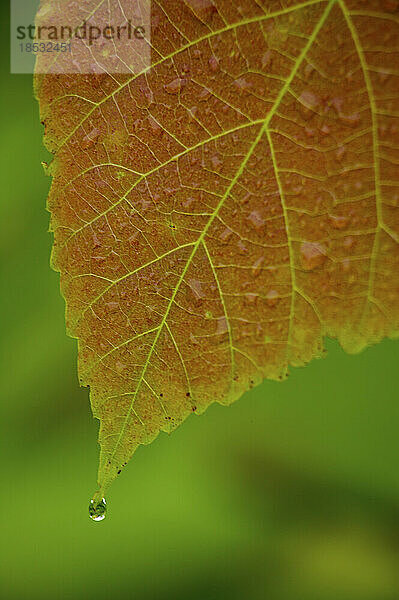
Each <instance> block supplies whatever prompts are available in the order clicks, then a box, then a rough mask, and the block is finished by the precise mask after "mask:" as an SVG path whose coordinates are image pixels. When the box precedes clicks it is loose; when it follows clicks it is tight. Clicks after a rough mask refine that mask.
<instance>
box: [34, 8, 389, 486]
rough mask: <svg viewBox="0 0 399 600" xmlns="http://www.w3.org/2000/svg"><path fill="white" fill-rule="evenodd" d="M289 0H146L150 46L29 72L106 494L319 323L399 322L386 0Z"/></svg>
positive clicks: (276, 364)
mask: <svg viewBox="0 0 399 600" xmlns="http://www.w3.org/2000/svg"><path fill="white" fill-rule="evenodd" d="M71 4H72V2H71ZM283 4H284V6H285V8H282V3H281V2H280V1H279V0H264V1H263V2H262V1H261V0H242V1H241V2H240V3H233V2H231V1H230V0H214V1H212V2H211V1H208V0H206V1H201V0H195V1H194V0H190V1H188V0H186V1H185V2H179V3H178V10H177V3H176V1H175V0H158V1H157V2H153V15H152V23H153V30H152V35H151V44H152V65H151V66H150V67H148V68H145V69H143V70H142V71H141V72H139V73H137V74H135V75H133V76H121V75H118V76H117V77H116V76H112V75H59V76H57V75H44V76H37V80H36V92H37V96H38V98H39V101H40V109H41V115H42V119H43V120H44V121H45V123H46V136H45V142H46V145H47V147H48V148H50V149H51V150H52V152H54V155H55V158H54V162H53V164H52V167H51V171H52V174H53V176H54V179H53V184H52V188H51V192H50V196H49V209H50V211H51V215H52V216H51V227H52V230H53V231H54V236H55V242H54V251H53V257H52V262H53V266H54V268H55V269H57V270H58V271H60V273H61V287H62V293H63V295H64V297H65V299H66V304H67V328H68V332H69V334H70V335H71V336H73V337H76V338H78V340H79V376H80V380H81V383H82V384H83V385H90V388H91V402H92V406H93V412H94V415H95V416H96V417H98V418H99V419H100V421H101V427H100V444H101V458H100V468H99V479H98V483H99V492H98V494H99V495H100V496H101V495H102V494H103V493H104V489H105V488H106V487H107V486H108V485H109V484H110V482H111V481H112V480H113V479H114V478H115V476H116V474H117V472H118V471H119V470H120V469H121V467H122V466H124V465H125V464H126V462H127V461H128V460H129V458H130V457H131V455H132V453H133V452H134V450H135V449H136V447H137V446H138V445H139V444H146V443H149V442H151V441H152V440H153V439H154V438H155V437H156V436H157V435H158V433H159V432H160V431H167V432H170V431H171V430H173V429H174V428H175V427H177V426H178V425H179V424H180V423H181V422H182V421H183V420H184V419H185V418H186V417H187V416H188V415H189V414H190V413H191V412H196V413H201V412H203V411H204V410H205V409H206V408H207V406H209V404H210V403H212V402H220V403H225V404H228V403H230V402H232V401H233V400H235V399H237V398H238V397H239V396H240V395H241V394H242V393H243V392H244V391H245V390H246V389H248V388H249V387H251V386H252V385H254V384H256V383H259V382H260V381H261V380H262V379H263V378H265V377H267V378H272V379H283V378H284V377H285V376H286V373H287V369H288V366H289V365H303V364H305V363H307V362H308V361H309V360H311V359H312V358H314V357H317V356H320V355H321V353H322V347H323V337H324V336H326V335H328V336H331V337H336V338H338V340H339V341H340V343H341V344H342V346H343V347H344V348H345V349H346V350H347V351H348V352H357V351H359V350H361V349H362V348H364V347H365V346H366V345H368V344H370V343H375V342H377V341H379V340H381V339H382V338H383V337H385V336H397V335H398V333H399V246H398V238H399V71H398V67H397V65H398V59H399V12H398V4H397V2H392V1H390V2H381V0H331V1H329V2H326V1H320V2H318V1H314V0H310V1H308V2H306V1H303V0H302V1H301V2H299V1H295V0H291V1H289V2H285V3H283Z"/></svg>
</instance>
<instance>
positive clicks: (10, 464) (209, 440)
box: [0, 5, 399, 600]
mask: <svg viewBox="0 0 399 600" xmlns="http://www.w3.org/2000/svg"><path fill="white" fill-rule="evenodd" d="M6 8H7V7H5V6H4V5H3V7H2V9H1V10H2V11H3V13H2V25H3V32H6V31H7V29H8V22H7V18H8V16H7V14H6V12H5V11H6ZM2 45H3V48H2V61H3V63H2V67H3V72H2V77H1V85H2V93H1V96H0V109H1V121H2V127H1V138H0V157H1V161H0V165H1V189H2V201H1V219H0V227H1V235H0V244H1V252H0V256H1V265H0V267H1V273H2V275H1V287H2V290H1V296H0V298H1V300H0V302H1V312H0V314H1V317H2V319H1V322H2V324H1V334H0V335H1V338H0V339H1V349H0V352H1V360H0V378H1V389H2V402H1V405H2V406H1V410H2V415H1V417H2V421H1V422H2V434H1V440H2V458H3V460H2V471H3V477H2V486H1V487H2V492H1V506H2V510H1V517H0V520H1V529H0V531H1V550H0V553H1V556H0V596H1V598H7V600H19V599H21V598H27V599H29V600H36V599H40V600H50V599H51V600H53V599H55V598H65V599H66V598H73V599H74V600H80V599H82V600H83V599H84V600H86V599H90V598H95V599H96V600H102V599H104V600H105V599H108V598H113V597H115V598H122V599H123V598H126V599H128V598H138V599H140V600H150V599H157V600H167V599H169V598H170V599H173V600H180V599H181V600H183V599H184V600H186V599H187V598H190V599H191V600H222V599H223V600H224V599H227V598H228V599H229V600H235V599H237V600H238V599H240V600H241V599H243V598H248V599H249V600H258V599H263V598H267V599H268V600H397V599H398V597H399V569H398V565H399V519H398V517H399V471H398V468H397V459H398V455H399V452H398V451H399V436H398V428H399V406H398V388H399V370H398V357H399V342H398V341H396V342H395V341H388V340H386V341H384V342H383V343H381V344H380V345H378V346H376V347H373V348H370V349H368V350H367V351H366V352H363V353H362V354H360V355H357V356H346V355H345V354H344V353H343V351H342V350H341V349H340V348H339V347H338V345H337V344H336V343H335V342H332V341H329V342H328V343H327V349H328V356H327V358H326V359H325V360H319V361H315V362H313V363H312V364H311V365H309V366H308V367H306V368H304V369H292V372H291V375H290V377H289V380H288V381H287V382H285V383H283V384H278V383H274V382H268V381H266V382H264V383H263V385H261V386H260V387H258V388H256V389H254V390H252V391H251V392H248V393H247V394H246V395H245V397H244V398H242V399H241V400H240V401H239V402H237V403H236V404H235V405H233V406H232V407H231V408H228V409H227V408H223V407H221V406H212V407H211V408H210V409H209V410H208V412H207V413H206V414H205V415H204V416H202V417H200V418H197V417H195V416H193V417H191V418H190V419H189V420H188V421H187V422H186V423H185V424H184V425H183V426H182V427H181V428H180V429H179V430H177V431H176V432H175V433H173V435H172V436H171V437H170V439H169V438H168V436H166V435H164V434H162V435H161V436H160V437H159V438H158V439H157V440H156V441H155V442H154V443H153V444H152V446H149V447H143V448H141V449H140V450H139V451H138V452H137V454H136V455H135V457H134V458H133V460H132V461H131V464H130V465H129V467H128V468H127V469H126V470H124V472H123V476H121V478H119V479H118V480H117V481H116V483H115V484H114V486H113V488H112V490H111V491H110V495H109V498H108V504H109V507H108V508H109V511H108V512H109V515H108V518H107V519H106V520H105V521H104V522H103V523H100V524H96V523H93V522H90V521H89V519H88V516H87V508H88V502H89V498H90V494H91V493H92V492H93V491H94V489H95V483H96V482H95V479H96V468H97V451H98V448H97V444H96V437H97V422H95V421H93V420H92V418H91V415H90V409H89V402H88V392H87V390H82V389H79V387H78V381H77V376H76V342H75V341H74V340H71V339H68V338H67V337H66V336H65V330H64V306H63V301H62V299H61V297H60V294H59V290H58V275H57V274H56V273H53V272H52V271H51V270H50V268H49V254H50V246H51V236H50V235H49V234H48V233H47V228H48V214H47V213H46V211H45V208H44V207H45V198H46V195H47V192H48V187H49V184H50V181H49V179H48V178H47V177H45V175H44V173H43V169H42V167H41V164H40V163H41V161H43V160H48V155H47V153H46V151H45V150H44V148H43V146H42V139H41V138H42V128H41V126H40V122H39V116H38V108H37V105H36V102H35V100H34V98H33V92H32V78H31V77H30V76H16V75H9V72H8V71H9V66H8V39H7V36H5V37H3V38H2Z"/></svg>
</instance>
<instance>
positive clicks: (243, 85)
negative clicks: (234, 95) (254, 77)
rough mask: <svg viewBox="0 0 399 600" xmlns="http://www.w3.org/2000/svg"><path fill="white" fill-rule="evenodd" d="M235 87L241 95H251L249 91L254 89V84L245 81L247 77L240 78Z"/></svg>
mask: <svg viewBox="0 0 399 600" xmlns="http://www.w3.org/2000/svg"><path fill="white" fill-rule="evenodd" d="M234 85H235V86H236V88H237V89H238V90H239V91H240V92H241V93H246V94H248V93H249V91H250V89H251V87H252V83H251V82H250V81H247V80H246V79H245V77H239V78H238V79H236V80H235V81H234Z"/></svg>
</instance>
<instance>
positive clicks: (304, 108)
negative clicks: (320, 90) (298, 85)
mask: <svg viewBox="0 0 399 600" xmlns="http://www.w3.org/2000/svg"><path fill="white" fill-rule="evenodd" d="M298 100H299V102H300V104H301V106H300V112H301V114H302V116H303V118H304V119H306V120H307V119H310V117H311V116H313V115H314V114H315V113H316V112H317V109H318V108H319V106H320V104H321V100H320V98H319V97H318V96H316V94H314V93H313V92H311V91H310V90H303V92H302V94H301V95H300V96H299V98H298Z"/></svg>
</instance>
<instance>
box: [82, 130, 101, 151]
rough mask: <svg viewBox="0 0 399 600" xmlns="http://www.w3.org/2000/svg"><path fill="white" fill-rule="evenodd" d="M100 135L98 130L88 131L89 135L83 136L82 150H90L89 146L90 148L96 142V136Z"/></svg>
mask: <svg viewBox="0 0 399 600" xmlns="http://www.w3.org/2000/svg"><path fill="white" fill-rule="evenodd" d="M99 135H100V130H99V129H97V128H96V127H95V128H94V129H92V130H91V131H90V133H88V134H87V135H85V137H84V138H83V140H82V148H83V149H84V150H87V148H90V146H92V145H93V144H94V143H95V142H96V141H97V138H98V136H99Z"/></svg>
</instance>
